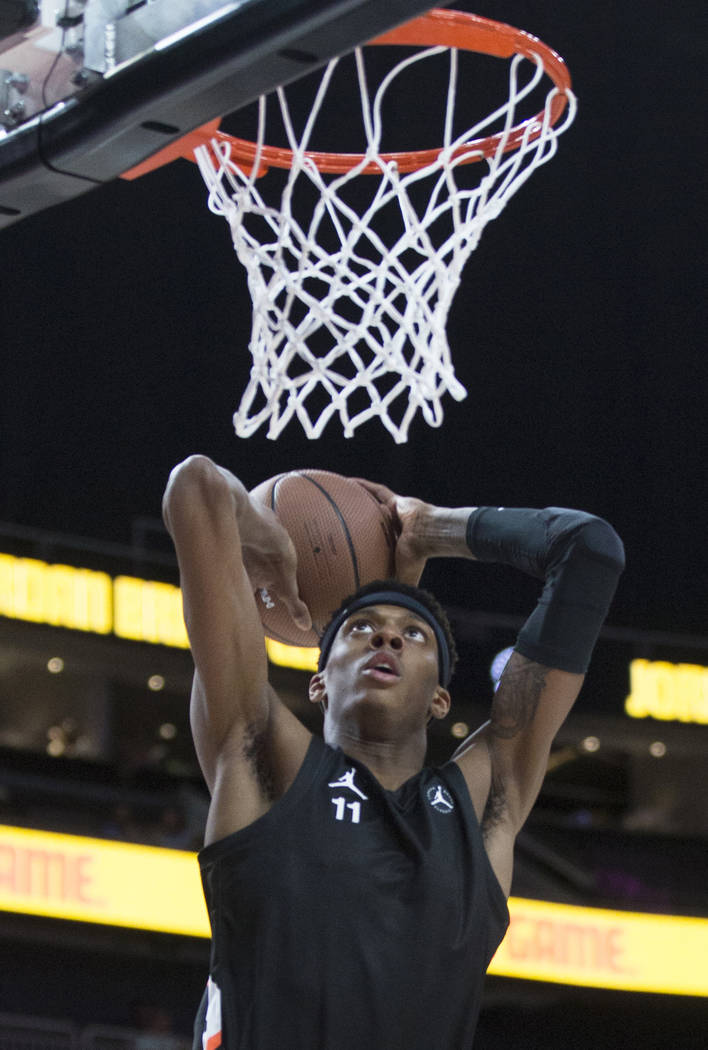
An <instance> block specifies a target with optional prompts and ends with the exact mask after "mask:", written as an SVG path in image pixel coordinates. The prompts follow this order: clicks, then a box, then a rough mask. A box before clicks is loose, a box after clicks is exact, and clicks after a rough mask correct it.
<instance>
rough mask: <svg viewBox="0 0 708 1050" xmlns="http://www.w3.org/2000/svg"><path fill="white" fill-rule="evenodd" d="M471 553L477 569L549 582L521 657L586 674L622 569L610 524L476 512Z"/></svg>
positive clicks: (555, 513) (581, 517)
mask: <svg viewBox="0 0 708 1050" xmlns="http://www.w3.org/2000/svg"><path fill="white" fill-rule="evenodd" d="M467 546H468V547H469V549H470V551H471V553H472V554H473V555H474V557H475V558H477V559H478V560H479V561H487V562H497V563H499V564H502V565H510V566H513V567H514V568H517V569H521V570H522V571H523V572H526V573H529V574H530V575H532V576H537V577H540V578H541V579H543V580H544V581H545V583H544V587H543V592H542V594H541V597H540V599H539V601H538V604H537V606H536V608H535V609H534V611H533V613H532V614H531V616H530V617H529V618H528V620H527V621H526V623H525V624H524V626H523V627H522V628H521V631H520V632H519V635H518V638H517V640H516V646H515V649H516V651H517V652H519V653H521V655H522V656H526V657H527V658H528V659H529V660H534V661H535V662H536V663H540V664H544V665H545V666H546V667H556V668H558V669H559V670H561V671H572V672H574V673H576V674H584V673H585V672H586V671H587V668H588V664H589V663H590V657H591V655H592V651H593V649H594V647H595V642H596V641H597V637H598V635H599V633H600V628H601V627H602V624H603V622H604V620H605V617H606V616H607V611H608V609H609V607H610V602H611V601H612V598H613V595H614V593H615V589H616V587H617V581H618V579H619V576H620V574H621V572H622V570H623V568H624V547H623V546H622V541H621V540H620V538H619V536H618V535H617V533H616V532H615V530H614V529H613V528H612V526H611V525H609V524H608V523H607V522H606V521H604V520H603V519H602V518H597V517H595V516H594V515H592V514H585V513H584V512H583V511H577V510H566V509H564V508H562V507H546V509H545V510H528V509H518V510H516V509H511V508H506V507H477V508H476V509H475V510H473V511H472V513H471V514H470V516H469V518H468V521H467Z"/></svg>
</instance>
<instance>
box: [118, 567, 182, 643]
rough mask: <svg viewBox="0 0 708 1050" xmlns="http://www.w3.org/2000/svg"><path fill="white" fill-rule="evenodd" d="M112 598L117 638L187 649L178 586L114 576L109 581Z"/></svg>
mask: <svg viewBox="0 0 708 1050" xmlns="http://www.w3.org/2000/svg"><path fill="white" fill-rule="evenodd" d="M113 601H114V607H115V627H114V630H115V633H116V634H117V635H118V636H119V637H120V638H132V639H133V640H134V641H138V642H153V643H155V644H158V645H172V646H176V647H178V648H180V649H188V648H189V640H188V638H187V630H186V628H185V626H184V619H183V616H182V594H181V592H180V589H179V587H175V586H173V585H172V584H171V583H153V582H152V581H150V580H141V579H138V578H137V577H135V576H118V577H117V578H116V579H115V580H114V581H113Z"/></svg>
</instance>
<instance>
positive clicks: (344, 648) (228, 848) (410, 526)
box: [164, 456, 624, 1050]
mask: <svg viewBox="0 0 708 1050" xmlns="http://www.w3.org/2000/svg"><path fill="white" fill-rule="evenodd" d="M364 484H365V485H367V486H368V487H369V488H370V490H371V491H372V492H373V493H374V494H375V495H376V496H377V498H379V499H380V500H382V501H385V502H386V503H387V504H388V506H389V507H390V509H391V511H392V513H393V515H394V521H395V524H396V527H397V531H398V540H397V547H396V574H397V577H398V580H399V581H400V582H398V583H395V582H392V581H384V582H382V583H377V584H375V585H372V586H370V587H369V588H368V589H366V590H365V591H364V592H363V593H362V592H359V593H358V594H357V595H356V596H354V597H353V598H352V599H351V600H349V601H348V602H345V605H344V607H343V608H342V609H340V611H339V612H338V613H337V614H335V616H334V618H333V621H332V622H331V623H330V625H329V627H328V628H327V629H326V631H325V634H324V636H323V638H322V644H321V655H320V663H319V669H318V672H317V674H315V675H314V677H313V678H312V681H311V683H310V687H309V696H310V700H311V701H312V702H313V703H318V704H321V705H322V708H323V710H324V740H322V739H321V738H320V737H319V736H316V735H312V734H311V733H310V732H309V731H308V730H307V729H306V728H305V727H304V726H303V725H302V724H301V723H300V721H299V720H298V719H297V718H296V717H295V716H294V715H293V714H292V713H291V712H290V711H289V710H288V708H287V707H286V706H285V705H284V704H283V703H281V702H280V701H279V699H278V697H277V696H276V695H275V693H274V691H273V689H272V688H271V686H270V685H269V684H268V680H267V661H266V654H265V646H264V641H263V631H262V627H261V623H260V619H259V616H258V612H257V609H256V604H255V600H254V591H255V590H256V589H257V588H261V587H266V588H267V589H268V590H269V591H273V592H276V593H277V594H279V595H280V597H281V598H282V599H283V600H284V601H285V602H286V604H287V606H288V608H289V610H290V612H291V615H292V616H293V618H294V619H295V621H296V622H297V623H298V625H299V626H301V627H302V628H303V629H307V628H308V627H309V625H310V617H309V613H308V611H307V609H306V608H305V606H304V605H303V603H302V601H301V600H300V598H299V596H298V593H297V587H296V583H295V568H296V558H295V552H294V550H293V547H292V543H291V542H290V539H289V537H288V536H287V534H286V532H285V530H284V529H283V528H282V526H281V525H280V524H279V522H278V521H277V519H276V518H275V516H274V515H273V514H272V512H271V511H269V510H268V509H267V508H265V507H263V506H262V505H260V504H257V503H256V502H255V501H253V502H252V501H251V500H250V498H249V495H248V492H247V491H246V489H245V488H244V486H243V485H242V484H241V482H240V481H238V480H237V479H236V478H235V477H234V476H233V475H232V474H230V473H229V472H228V471H226V470H224V469H222V468H221V467H218V466H216V465H215V464H214V463H212V462H211V461H210V460H209V459H207V458H205V457H202V456H193V457H190V458H189V459H187V460H186V461H185V462H184V463H182V464H180V465H179V466H178V467H176V468H175V470H174V471H173V472H172V474H171V476H170V480H169V483H168V485H167V489H166V492H165V497H164V517H165V522H166V524H167V528H168V529H169V531H170V533H171V535H172V537H173V540H174V543H175V547H176V550H177V555H178V559H179V565H180V571H181V578H182V590H183V598H184V611H185V620H186V624H187V630H188V632H189V638H190V643H191V648H192V653H193V656H194V662H195V668H196V670H195V676H194V687H193V693H192V701H191V720H192V729H193V734H194V741H195V745H196V749H197V754H198V757H199V761H200V763H201V767H202V769H203V772H204V776H205V778H206V781H207V784H208V786H209V790H210V792H211V805H210V809H209V816H208V822H207V828H206V840H205V847H204V849H203V850H202V852H201V853H200V864H201V870H202V880H203V885H204V892H205V896H206V900H207V905H208V908H209V914H210V920H211V925H212V935H213V936H212V955H211V965H210V977H209V982H208V990H207V993H205V998H204V1000H203V1003H202V1007H201V1008H200V1011H199V1015H198V1018H197V1024H196V1027H195V1047H200V1048H204V1050H216V1048H218V1047H220V1046H223V1047H225V1048H227V1050H363V1048H364V1047H366V1050H433V1048H435V1050H469V1047H471V1045H472V1041H473V1036H474V1029H475V1025H476V1021H477V1015H478V1012H479V1005H480V997H481V990H482V982H483V978H484V973H485V971H486V968H487V966H488V964H489V962H490V960H491V958H492V956H493V954H494V952H495V950H496V948H497V946H498V945H499V943H500V941H501V939H502V937H503V935H504V932H505V929H506V926H507V923H508V911H507V905H506V899H507V897H508V894H509V892H510V887H511V876H512V858H513V848H514V840H515V837H516V835H517V833H518V831H519V829H520V828H521V826H522V825H523V823H524V821H525V819H526V817H527V815H528V813H529V810H530V809H531V806H532V805H533V803H534V800H535V799H536V796H537V794H538V791H539V789H540V786H541V782H542V779H543V776H544V772H545V769H546V763H547V759H548V754H549V750H550V746H551V742H552V740H553V737H554V735H555V733H556V732H557V730H558V728H559V727H560V725H561V724H562V722H563V720H564V719H565V717H566V715H567V714H568V711H569V710H570V708H571V706H572V704H573V702H574V701H575V699H576V697H577V695H578V692H579V690H580V687H581V685H582V682H583V675H584V672H585V670H586V668H587V664H588V661H589V658H590V654H591V651H592V649H593V646H594V643H595V641H596V638H597V635H598V632H599V630H600V626H601V624H602V622H603V620H604V618H605V616H606V613H607V609H608V607H609V604H610V601H611V598H612V595H613V593H614V590H615V586H616V583H617V579H618V577H619V574H620V572H621V571H622V568H623V564H624V554H623V549H622V544H621V542H620V540H619V538H618V537H617V535H616V533H615V532H614V530H613V529H612V528H611V527H610V526H609V525H608V524H607V523H606V522H604V521H603V520H601V519H599V518H596V517H593V516H592V515H589V514H584V513H581V512H577V511H567V510H561V509H558V508H550V509H546V510H543V511H536V510H511V509H505V508H501V507H499V508H489V507H482V508H471V507H464V508H458V509H446V508H439V507H434V506H432V505H430V504H426V503H423V502H421V501H420V500H416V499H412V498H404V497H400V496H397V495H395V494H394V493H392V492H391V491H390V490H389V489H387V488H385V487H383V486H380V485H375V484H372V483H370V482H365V483H364ZM432 557H458V558H473V559H475V558H476V559H479V560H482V561H494V562H499V563H504V564H507V565H512V566H515V567H516V568H518V569H521V570H522V571H525V572H528V573H531V574H533V575H536V576H538V577H540V578H542V579H543V580H544V581H545V582H544V587H543V593H542V596H541V599H540V601H539V603H538V606H537V607H536V609H535V611H534V612H533V613H532V614H531V616H530V617H529V619H528V620H527V622H526V623H525V625H524V627H523V628H522V630H521V632H520V634H519V637H518V640H517V644H516V649H515V652H514V653H513V655H512V657H511V659H510V661H509V664H508V665H507V668H506V670H505V672H504V675H503V676H502V679H501V682H500V684H499V688H498V690H497V692H496V693H495V696H494V700H493V702H492V707H491V712H490V718H489V721H488V722H487V723H486V724H485V725H483V726H482V727H481V728H480V729H479V730H477V732H476V733H474V734H473V735H472V736H471V737H469V739H468V740H466V741H465V742H464V743H463V744H462V745H461V746H460V747H459V748H458V750H457V751H456V752H455V754H454V756H453V757H452V759H451V761H449V762H448V763H447V764H446V765H444V766H442V767H441V768H440V769H430V768H426V767H425V765H424V762H425V751H426V726H427V724H428V723H429V721H430V720H431V719H439V718H444V717H445V715H446V714H447V712H448V710H449V707H450V694H449V692H448V685H449V680H450V676H451V673H452V669H453V666H454V660H455V652H454V642H453V641H452V637H451V634H450V631H449V626H448V624H447V621H446V619H445V616H444V613H443V612H442V610H441V609H440V607H439V606H438V605H437V602H436V601H435V600H434V599H432V598H431V597H430V596H428V595H427V593H426V592H424V591H420V590H419V589H418V588H417V587H415V586H414V585H415V584H416V583H417V581H418V579H419V577H420V574H421V572H422V570H423V568H424V566H425V563H426V561H427V559H428V558H432Z"/></svg>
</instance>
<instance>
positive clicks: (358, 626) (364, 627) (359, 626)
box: [349, 620, 373, 631]
mask: <svg viewBox="0 0 708 1050" xmlns="http://www.w3.org/2000/svg"><path fill="white" fill-rule="evenodd" d="M349 630H350V631H368V630H371V631H372V630H373V624H372V623H371V621H370V620H354V621H353V623H351V624H350V626H349Z"/></svg>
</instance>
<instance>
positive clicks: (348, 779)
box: [327, 766, 369, 802]
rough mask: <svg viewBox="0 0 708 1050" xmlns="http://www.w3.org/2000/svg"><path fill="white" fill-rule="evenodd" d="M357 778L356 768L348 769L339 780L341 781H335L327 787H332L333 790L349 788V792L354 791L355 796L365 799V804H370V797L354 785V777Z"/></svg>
mask: <svg viewBox="0 0 708 1050" xmlns="http://www.w3.org/2000/svg"><path fill="white" fill-rule="evenodd" d="M355 776H356V770H355V769H354V766H352V768H351V769H348V770H347V772H346V773H344V774H343V775H342V776H341V777H340V778H339V780H333V781H332V782H331V784H328V785H327V787H331V788H349V790H350V791H353V792H354V794H355V795H358V796H359V798H363V799H364V802H368V800H369V796H368V795H365V794H364V792H363V791H360V790H359V788H358V787H357V786H356V784H355V783H354V777H355Z"/></svg>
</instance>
